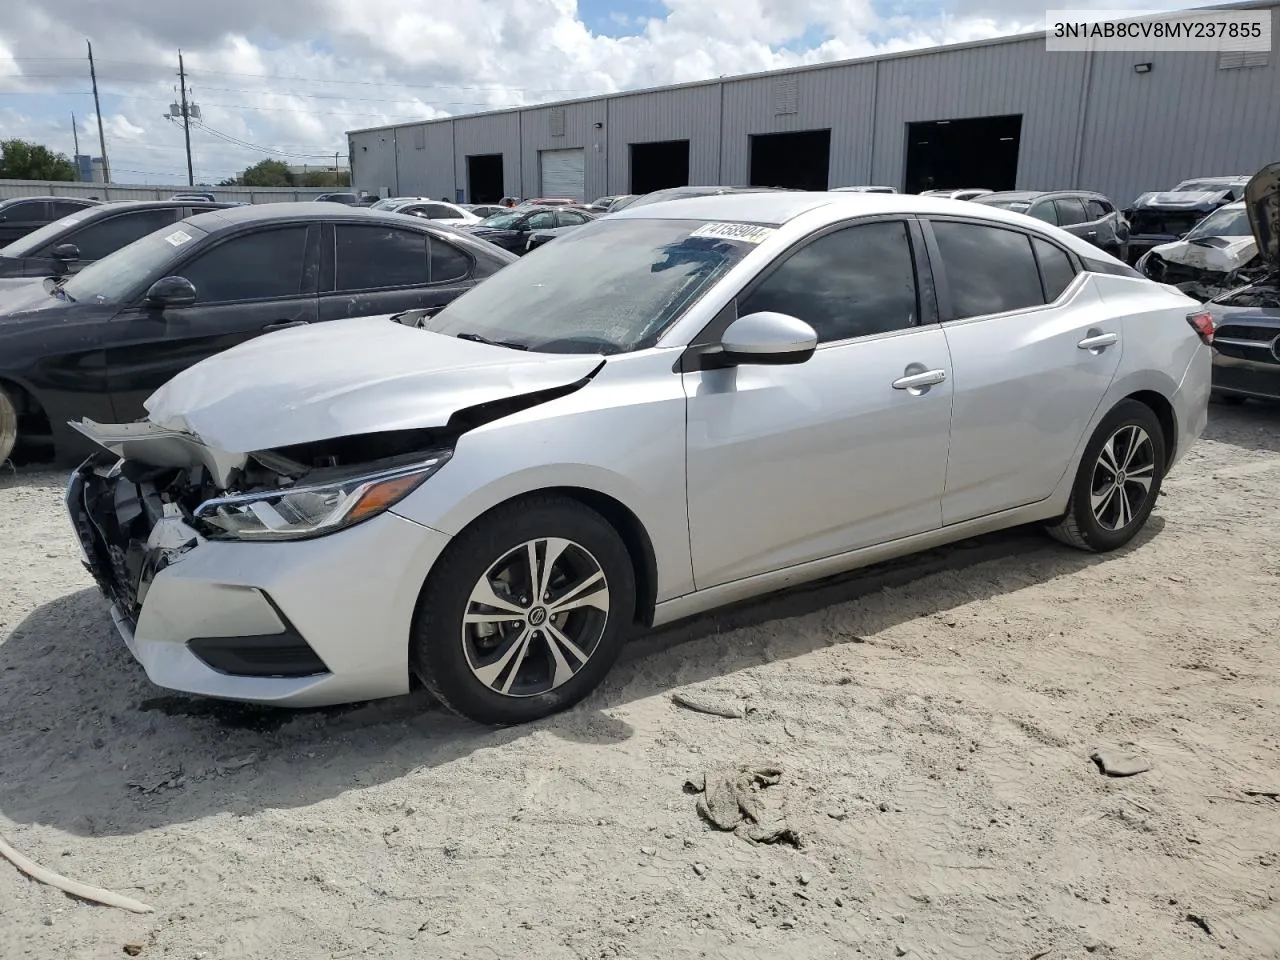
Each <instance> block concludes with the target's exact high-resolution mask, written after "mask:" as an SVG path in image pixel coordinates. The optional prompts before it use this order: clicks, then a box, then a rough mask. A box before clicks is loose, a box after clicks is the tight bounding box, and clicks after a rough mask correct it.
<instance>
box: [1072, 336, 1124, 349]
mask: <svg viewBox="0 0 1280 960" xmlns="http://www.w3.org/2000/svg"><path fill="white" fill-rule="evenodd" d="M1119 339H1120V334H1118V333H1090V334H1089V336H1087V337H1085V338H1084V339H1083V340H1081V341H1080V342H1079V343H1077V344H1076V346H1077V347H1079V348H1080V349H1081V350H1097V351H1100V350H1105V349H1106V348H1107V347H1110V346H1112V345H1113V344H1115V343H1116V342H1117V341H1118V340H1119Z"/></svg>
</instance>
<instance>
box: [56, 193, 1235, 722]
mask: <svg viewBox="0 0 1280 960" xmlns="http://www.w3.org/2000/svg"><path fill="white" fill-rule="evenodd" d="M1212 336H1213V328H1212V325H1211V322H1210V320H1209V317H1208V315H1207V314H1205V313H1203V312H1201V311H1200V308H1199V305H1198V304H1196V303H1195V301H1193V300H1191V299H1189V298H1188V297H1185V296H1184V295H1182V294H1181V293H1179V292H1178V291H1176V290H1173V289H1171V288H1169V287H1165V286H1161V285H1159V284H1155V283H1152V282H1151V281H1149V280H1147V279H1145V278H1143V277H1142V276H1141V275H1139V274H1138V273H1137V272H1136V271H1134V270H1133V269H1132V268H1130V267H1128V266H1126V265H1125V264H1123V263H1121V262H1120V261H1118V260H1116V259H1114V258H1113V257H1110V256H1108V255H1107V254H1105V253H1102V252H1101V251H1099V250H1098V249H1097V248H1095V247H1093V246H1092V245H1090V244H1088V243H1086V242H1085V241H1083V240H1080V239H1078V238H1075V237H1073V236H1071V235H1070V234H1067V233H1066V232H1064V231H1062V230H1058V229H1056V228H1054V227H1051V226H1049V225H1047V224H1045V223H1044V222H1043V221H1040V220H1036V219H1033V218H1030V217H1027V216H1025V215H1023V214H1018V213H1013V212H1010V211H1006V210H1001V209H998V208H994V207H986V206H980V205H977V204H970V203H963V202H960V201H955V200H935V199H931V198H922V197H915V196H903V195H873V194H847V193H845V194H841V193H810V192H800V191H795V192H772V193H737V194H725V195H720V196H703V197H693V198H689V199H685V200H675V201H671V202H665V203H657V204H650V205H645V206H633V207H629V208H627V209H626V210H623V211H620V212H619V213H616V214H613V215H610V216H609V217H605V218H602V219H600V220H597V221H595V222H593V223H590V224H587V225H585V226H583V227H581V228H579V229H577V230H574V231H572V232H570V233H567V234H566V235H565V236H563V237H561V238H559V239H558V240H557V241H556V242H555V243H550V244H547V245H546V246H545V247H543V248H542V249H540V250H538V251H537V252H536V253H535V254H533V255H531V256H529V257H527V258H523V259H521V260H519V261H517V262H515V263H512V264H511V265H509V266H507V267H504V268H503V269H502V270H500V271H498V272H497V273H496V274H494V275H493V276H492V277H490V278H489V279H487V280H486V281H485V282H484V283H482V284H479V285H477V286H476V287H475V288H473V289H472V290H470V291H468V292H467V293H465V294H463V295H462V296H461V297H459V298H458V299H456V300H454V301H453V302H452V303H450V304H449V305H448V306H446V307H445V308H444V309H443V310H441V311H439V312H437V313H434V314H432V313H430V312H429V311H410V312H408V313H405V314H398V315H395V316H378V317H371V318H363V319H352V320H335V321H331V322H329V323H326V324H323V325H316V326H311V327H300V328H295V329H290V330H286V331H282V332H279V333H272V334H267V335H265V336H262V337H258V338H256V339H254V340H251V341H249V342H247V343H245V344H242V345H239V346H236V347H233V348H232V349H230V350H227V351H226V352H224V353H221V354H219V355H216V356H214V357H211V358H209V359H207V360H204V361H203V362H201V363H199V364H196V365H195V366H193V367H191V368H189V369H187V370H186V371H185V372H183V373H180V374H179V375H178V376H176V377H175V378H174V379H172V380H171V381H169V383H168V384H167V385H165V386H164V387H162V388H161V389H160V390H158V391H157V392H156V393H155V394H153V395H152V396H151V397H150V399H149V400H148V401H147V403H146V408H147V410H148V418H147V419H146V420H143V421H139V422H136V423H126V424H116V425H109V424H108V425H104V424H97V423H92V422H89V421H82V422H79V423H78V424H76V426H77V428H78V429H79V430H80V431H81V432H82V433H84V434H85V435H87V436H88V437H91V438H93V439H94V440H96V441H97V442H98V443H99V444H100V445H101V446H102V447H103V448H105V449H104V451H103V452H102V453H101V454H99V455H98V456H96V457H93V458H91V459H90V460H88V461H86V462H85V463H84V464H83V465H82V466H80V467H79V468H78V470H77V471H76V472H75V474H74V475H73V476H72V478H71V480H70V483H69V485H68V489H67V505H68V509H69V512H70V515H71V520H72V523H73V526H74V528H75V531H76V534H77V537H78V541H79V543H80V544H81V546H82V548H83V550H84V558H85V561H86V564H87V566H88V568H89V569H90V570H91V571H92V572H93V575H94V576H95V578H96V579H97V582H98V584H99V585H100V587H101V589H102V591H103V593H104V594H105V595H106V596H107V597H108V599H109V600H110V602H111V604H112V608H113V616H114V619H115V621H116V623H117V624H118V626H119V629H120V632H121V633H122V635H123V637H124V640H125V642H126V643H127V644H128V646H129V648H130V649H131V650H132V651H133V653H134V655H135V656H136V657H137V658H138V660H140V661H141V662H142V664H143V666H144V667H145V668H146V671H147V674H148V675H149V676H150V677H151V679H152V680H153V681H154V682H156V683H157V684H160V685H161V686H165V687H171V688H174V689H178V690H183V691H187V692H190V693H196V694H205V695H209V696H214V697H223V698H230V699H238V700H249V701H258V702H262V703H271V704H280V705H285V706H308V705H316V704H331V703H339V702H344V701H352V700H365V699H369V698H373V697H383V696H391V695H395V694H402V693H405V692H406V691H408V689H409V686H410V679H411V677H413V676H415V675H416V676H417V677H418V678H420V679H421V681H422V682H423V683H424V684H425V685H426V686H427V687H428V688H429V689H430V690H432V691H433V692H434V693H435V694H436V696H437V697H438V698H439V699H440V700H442V701H443V702H444V703H445V704H447V705H448V706H450V707H451V708H453V709H454V710H456V711H458V712H459V713H462V714H464V715H466V716H468V717H471V718H473V719H475V720H478V721H482V722H486V723H497V724H507V723H516V722H521V721H527V720H532V719H535V718H538V717H542V716H545V715H547V714H549V713H552V712H554V711H557V710H561V709H563V708H565V707H568V706H570V705H572V704H574V703H576V702H577V701H578V700H580V699H582V698H583V697H584V696H586V695H587V694H588V693H589V692H590V691H591V690H592V689H593V688H595V687H596V685H597V684H598V683H599V682H600V681H601V680H602V679H603V678H604V676H605V674H606V673H607V672H608V670H609V668H610V666H611V664H612V663H613V661H614V659H615V658H616V657H617V655H618V653H619V650H620V649H621V647H622V645H623V643H624V641H625V640H626V639H627V638H628V637H629V636H631V635H632V634H634V633H635V632H636V631H638V630H643V629H645V628H647V627H651V626H654V625H657V624H663V623H669V622H671V621H673V620H677V619H680V618H683V617H687V616H689V615H691V614H696V613H699V612H701V611H705V610H708V609H711V608H714V607H718V606H721V605H723V604H727V603H733V602H735V601H739V600H743V599H746V598H748V597H754V596H758V595H760V594H764V593H768V592H770V591H773V590H777V589H780V588H783V587H788V586H792V585H795V584H799V583H803V582H805V581H809V580H814V579H816V578H820V577H825V576H829V575H831V574H835V573H838V572H841V571H845V570H849V569H852V568H855V567H859V566H863V565H866V564H870V563H875V562H878V561H881V560H884V559H886V558H889V557H893V556H898V555H902V554H907V553H911V552H913V551H917V550H922V549H926V548H929V547H933V546H937V545H939V544H942V543H947V542H950V541H954V540H960V539H963V538H966V537H971V536H974V535H977V534H981V533H985V532H988V531H991V530H996V529H1000V528H1004V527H1011V526H1014V525H1020V524H1026V523H1041V524H1044V525H1046V526H1047V527H1049V528H1050V530H1051V531H1053V532H1054V533H1055V535H1056V536H1057V537H1059V538H1060V539H1061V540H1063V541H1065V542H1067V543H1069V544H1072V545H1073V546H1076V547H1079V548H1082V549H1086V550H1113V549H1115V548H1117V547H1120V546H1122V545H1124V544H1126V543H1128V542H1129V541H1130V540H1131V539H1132V538H1133V537H1134V535H1135V534H1137V532H1138V531H1139V530H1141V529H1142V527H1143V525H1144V524H1145V523H1146V521H1147V517H1148V516H1149V514H1150V513H1151V510H1152V507H1153V506H1154V505H1155V503H1156V498H1157V496H1158V495H1159V492H1160V486H1161V481H1162V480H1163V478H1164V476H1165V473H1166V472H1167V471H1168V470H1169V469H1170V468H1171V467H1172V466H1173V465H1174V464H1175V463H1177V461H1178V459H1179V458H1180V457H1182V456H1183V455H1184V454H1185V453H1186V452H1187V450H1188V448H1189V447H1190V446H1191V445H1192V443H1193V441H1194V440H1195V438H1196V437H1197V436H1198V435H1199V434H1200V432H1201V431H1202V430H1203V428H1204V426H1205V421H1206V411H1207V403H1208V397H1209V376H1210V356H1209V354H1210V350H1209V347H1208V343H1209V342H1210V341H1211V339H1212ZM1082 602H1087V601H1086V600H1082Z"/></svg>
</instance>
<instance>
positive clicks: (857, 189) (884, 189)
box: [831, 186, 898, 193]
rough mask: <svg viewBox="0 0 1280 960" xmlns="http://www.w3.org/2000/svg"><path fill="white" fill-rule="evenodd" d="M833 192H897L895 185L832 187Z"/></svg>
mask: <svg viewBox="0 0 1280 960" xmlns="http://www.w3.org/2000/svg"><path fill="white" fill-rule="evenodd" d="M831 192H832V193H897V192H898V191H897V189H896V188H894V187H876V186H869V187H832V188H831Z"/></svg>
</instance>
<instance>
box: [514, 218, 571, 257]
mask: <svg viewBox="0 0 1280 960" xmlns="http://www.w3.org/2000/svg"><path fill="white" fill-rule="evenodd" d="M581 226H582V224H580V223H575V224H571V225H570V226H567V227H552V228H551V229H550V230H534V231H533V232H531V233H530V234H529V239H528V240H526V241H525V245H524V252H525V253H528V252H529V251H530V250H537V249H538V248H539V247H541V246H543V245H544V244H547V243H550V242H551V241H552V240H554V239H555V238H556V237H562V236H564V235H565V234H566V233H572V232H573V231H574V230H577V229H578V228H579V227H581Z"/></svg>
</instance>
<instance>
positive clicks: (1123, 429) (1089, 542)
mask: <svg viewBox="0 0 1280 960" xmlns="http://www.w3.org/2000/svg"><path fill="white" fill-rule="evenodd" d="M1166 462H1167V459H1166V456H1165V439H1164V431H1163V429H1162V428H1161V426H1160V421H1159V419H1158V418H1157V417H1156V415H1155V413H1153V412H1152V410H1151V408H1150V407H1148V406H1147V405H1146V404H1143V403H1139V402H1138V401H1136V400H1122V401H1121V402H1120V403H1118V404H1116V406H1115V409H1113V410H1112V411H1111V412H1110V413H1109V414H1107V415H1106V416H1105V417H1104V418H1103V420H1102V423H1100V424H1099V425H1098V429H1097V430H1095V431H1094V434H1093V436H1092V437H1091V438H1090V440H1089V443H1088V446H1086V447H1085V450H1084V456H1083V457H1081V458H1080V467H1079V469H1078V470H1077V471H1076V479H1075V483H1074V484H1073V485H1072V488H1071V499H1070V500H1069V501H1068V503H1067V512H1066V515H1065V516H1064V517H1063V518H1062V519H1061V520H1060V521H1059V522H1058V523H1056V524H1054V525H1053V526H1051V527H1049V533H1050V534H1051V535H1052V536H1053V537H1055V538H1056V539H1058V540H1061V541H1062V542H1063V543H1065V544H1068V545H1070V546H1073V547H1076V548H1078V549H1080V550H1089V551H1093V552H1098V553H1105V552H1106V551H1108V550H1115V549H1118V548H1119V547H1122V546H1124V545H1125V544H1126V543H1128V542H1129V541H1130V540H1132V539H1133V538H1134V536H1136V535H1137V533H1138V531H1139V530H1141V529H1142V528H1143V526H1144V525H1145V524H1146V522H1147V518H1148V517H1149V516H1151V510H1152V508H1153V507H1154V506H1155V502H1156V498H1157V497H1158V496H1159V495H1160V485H1161V483H1162V482H1163V481H1164V468H1165V464H1166Z"/></svg>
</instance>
